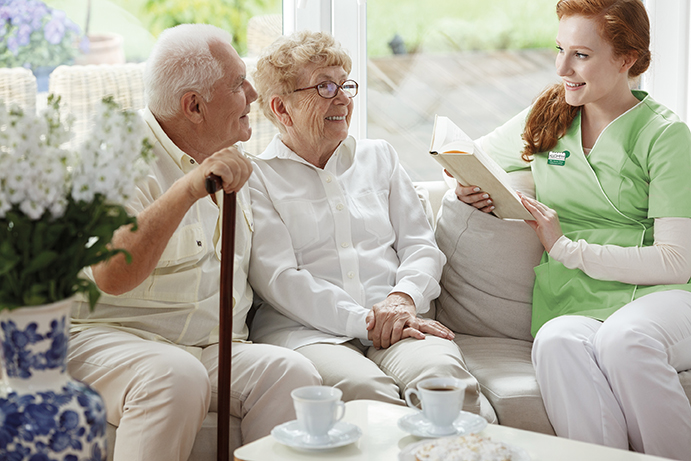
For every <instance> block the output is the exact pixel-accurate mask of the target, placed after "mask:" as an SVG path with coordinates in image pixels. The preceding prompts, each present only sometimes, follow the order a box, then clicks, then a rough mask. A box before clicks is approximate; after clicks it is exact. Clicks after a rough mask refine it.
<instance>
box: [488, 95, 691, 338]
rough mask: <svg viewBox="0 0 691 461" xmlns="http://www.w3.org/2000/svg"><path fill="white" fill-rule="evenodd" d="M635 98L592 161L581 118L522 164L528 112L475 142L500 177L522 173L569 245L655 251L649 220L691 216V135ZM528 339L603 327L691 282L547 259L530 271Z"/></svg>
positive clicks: (655, 106) (690, 287)
mask: <svg viewBox="0 0 691 461" xmlns="http://www.w3.org/2000/svg"><path fill="white" fill-rule="evenodd" d="M633 94H634V95H635V96H636V98H638V99H639V100H640V103H638V104H637V105H636V106H635V107H633V108H632V109H630V110H629V111H627V112H626V113H624V114H622V115H621V116H619V117H618V118H617V119H615V120H614V121H613V122H612V123H610V124H609V125H608V126H607V127H606V128H605V130H604V131H603V132H602V133H601V134H600V137H599V138H598V139H597V141H596V143H595V145H594V146H593V148H592V150H591V151H590V154H589V155H588V156H586V155H585V153H584V151H583V146H582V145H581V139H582V138H581V118H580V114H579V115H578V116H577V117H576V119H575V120H574V121H573V123H572V125H571V127H570V128H569V130H568V132H567V133H566V135H564V137H562V138H561V139H560V140H559V142H558V143H557V145H556V146H555V147H554V148H553V149H552V151H551V152H549V153H541V154H538V155H536V156H535V157H534V160H533V162H531V163H530V165H529V166H527V165H526V163H525V162H523V161H522V160H521V158H520V152H521V151H522V149H523V143H522V141H521V139H520V134H521V133H522V131H523V128H524V124H525V117H526V115H527V110H526V111H524V112H522V113H521V114H519V115H518V116H516V117H515V118H514V119H512V120H510V121H509V122H507V123H506V124H505V125H504V126H502V127H500V128H498V129H497V130H495V131H494V132H492V133H490V134H489V135H488V136H486V137H484V138H483V139H482V140H481V141H480V142H481V143H482V146H483V148H484V149H485V150H486V151H487V152H488V153H489V154H490V155H491V156H492V157H493V158H495V159H496V160H497V161H498V162H499V164H500V165H501V166H502V167H503V168H504V169H505V170H507V171H513V170H517V169H522V168H526V167H529V168H531V170H532V174H533V178H534V180H535V188H536V196H537V199H538V200H539V201H541V202H542V203H544V204H545V205H547V206H549V207H550V208H553V209H554V210H555V211H556V212H557V213H558V215H559V221H560V223H561V227H562V230H563V232H564V235H565V236H566V237H568V238H569V239H571V240H573V241H577V240H579V239H583V240H585V241H586V242H588V243H594V244H601V245H617V246H621V247H635V246H650V245H652V244H653V222H654V219H655V218H662V217H677V218H691V133H690V132H689V128H688V126H687V125H686V124H685V123H684V122H682V121H680V120H679V118H678V117H677V116H676V115H675V114H674V113H673V112H672V111H670V110H669V109H667V108H666V107H664V106H662V105H661V104H659V103H657V102H655V101H654V100H653V99H652V98H651V97H650V96H648V95H647V93H645V92H643V91H636V90H634V91H633ZM535 274H536V278H535V287H534V290H533V316H532V328H531V332H532V334H533V336H534V335H535V334H536V333H537V331H538V330H539V329H540V327H541V326H542V325H543V324H544V323H545V322H547V321H548V320H550V319H552V318H554V317H558V316H561V315H567V314H578V315H584V316H588V317H592V318H595V319H598V320H604V319H606V318H607V317H608V316H610V315H611V314H612V313H614V312H615V311H616V310H617V309H619V308H620V307H622V306H624V305H625V304H627V303H629V302H631V301H633V300H634V299H637V298H640V297H641V296H644V295H647V294H649V293H653V292H657V291H664V290H672V289H682V290H686V291H691V284H689V283H687V284H683V285H648V286H644V285H632V284H627V283H621V282H616V281H603V280H596V279H593V278H591V277H588V276H587V275H586V274H585V273H584V272H582V271H581V270H579V269H567V268H566V267H564V265H563V264H561V263H560V262H558V261H556V260H554V259H553V258H551V257H550V256H549V255H548V254H547V253H546V252H545V253H544V254H543V256H542V261H541V263H540V265H538V266H537V267H536V268H535Z"/></svg>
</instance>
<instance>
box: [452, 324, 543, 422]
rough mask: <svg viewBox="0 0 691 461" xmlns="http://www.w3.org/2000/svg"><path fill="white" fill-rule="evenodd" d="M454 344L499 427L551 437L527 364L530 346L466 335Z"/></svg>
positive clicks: (522, 343)
mask: <svg viewBox="0 0 691 461" xmlns="http://www.w3.org/2000/svg"><path fill="white" fill-rule="evenodd" d="M455 341H456V343H457V344H458V345H459V347H460V348H461V351H463V357H465V361H466V364H467V365H468V369H469V370H470V372H471V373H472V374H473V376H475V378H476V379H477V380H478V382H479V383H480V389H481V391H482V393H483V394H484V395H485V396H486V397H487V399H488V400H489V401H490V403H491V404H492V407H493V408H494V411H495V412H496V414H497V419H498V420H499V424H501V425H504V426H511V427H517V428H520V429H526V430H530V431H535V432H542V433H544V434H554V430H553V429H552V425H551V424H550V423H549V419H548V418H547V413H546V412H545V407H544V405H543V403H542V397H541V395H540V389H539V388H538V385H537V380H536V379H535V371H534V369H533V364H532V362H531V361H530V350H531V347H532V343H531V342H529V341H522V340H518V339H510V338H491V337H477V336H468V335H458V336H457V337H456V339H455Z"/></svg>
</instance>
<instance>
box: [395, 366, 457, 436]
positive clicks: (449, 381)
mask: <svg viewBox="0 0 691 461" xmlns="http://www.w3.org/2000/svg"><path fill="white" fill-rule="evenodd" d="M413 394H414V395H416V396H417V398H418V399H419V400H420V404H421V405H422V413H423V415H424V416H425V418H426V419H427V420H428V421H429V422H430V423H432V429H431V432H432V433H433V434H435V435H449V434H453V433H455V432H456V428H455V427H454V425H453V422H454V421H455V420H456V418H458V416H459V415H460V413H461V409H462V408H463V398H464V396H465V384H464V383H463V381H461V380H460V379H456V378H451V377H449V378H429V379H425V380H422V381H420V382H419V383H418V384H417V389H413V388H410V389H408V390H406V391H405V401H406V403H407V404H408V405H409V406H411V407H413V408H415V405H413V403H412V402H411V400H410V396H411V395H413Z"/></svg>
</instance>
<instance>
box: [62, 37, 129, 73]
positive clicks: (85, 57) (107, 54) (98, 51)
mask: <svg viewBox="0 0 691 461" xmlns="http://www.w3.org/2000/svg"><path fill="white" fill-rule="evenodd" d="M88 38H89V52H88V53H86V54H81V55H79V56H77V58H76V59H75V60H74V63H75V64H80V65H86V64H124V63H125V49H124V48H123V39H122V35H118V34H111V33H94V34H89V35H88Z"/></svg>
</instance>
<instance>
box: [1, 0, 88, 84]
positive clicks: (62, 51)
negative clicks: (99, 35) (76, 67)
mask: <svg viewBox="0 0 691 461" xmlns="http://www.w3.org/2000/svg"><path fill="white" fill-rule="evenodd" d="M87 45H88V44H87V42H86V41H85V40H84V36H83V35H82V33H81V31H80V29H79V26H77V25H76V24H75V23H74V22H72V21H71V20H70V19H69V18H68V17H67V15H66V14H65V12H64V11H62V10H57V9H54V8H50V7H48V6H47V5H46V4H45V3H43V2H42V1H40V0H0V67H26V68H28V69H31V70H32V72H34V75H36V79H37V83H38V91H48V75H49V74H50V72H51V71H52V69H54V68H55V67H57V66H59V65H60V64H69V63H71V62H72V61H73V60H74V58H75V56H76V55H77V54H78V53H79V47H80V46H81V47H85V46H87Z"/></svg>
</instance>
